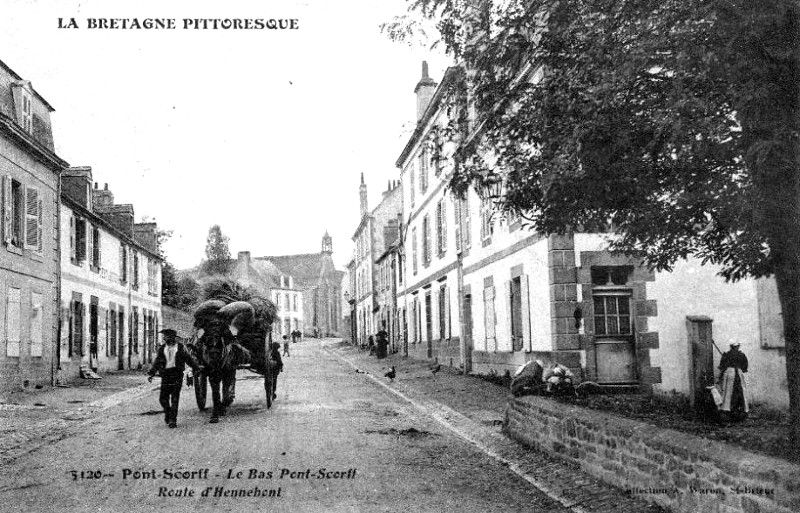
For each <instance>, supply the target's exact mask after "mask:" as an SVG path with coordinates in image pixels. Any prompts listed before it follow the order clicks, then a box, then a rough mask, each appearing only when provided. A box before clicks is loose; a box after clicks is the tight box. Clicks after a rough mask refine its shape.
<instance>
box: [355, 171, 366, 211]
mask: <svg viewBox="0 0 800 513" xmlns="http://www.w3.org/2000/svg"><path fill="white" fill-rule="evenodd" d="M358 195H359V197H360V199H361V216H362V217H363V216H364V214H366V213H367V211H368V210H369V209H368V207H367V184H365V183H364V173H363V172H362V173H361V185H359V186H358Z"/></svg>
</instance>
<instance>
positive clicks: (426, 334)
mask: <svg viewBox="0 0 800 513" xmlns="http://www.w3.org/2000/svg"><path fill="white" fill-rule="evenodd" d="M460 72H461V70H460V69H459V68H457V67H452V68H450V69H448V70H447V71H446V72H445V74H444V77H443V78H442V80H441V83H439V84H437V83H436V82H435V81H434V80H433V79H432V78H431V77H429V76H428V70H427V65H426V64H424V63H423V71H422V77H421V78H420V80H419V82H418V83H417V85H416V88H415V93H416V96H417V120H418V121H417V126H416V129H415V131H414V133H413V134H412V135H411V137H410V138H409V140H408V141H407V144H406V145H405V147H404V149H403V151H402V152H401V154H400V156H399V158H398V159H397V161H396V165H397V167H398V169H399V180H398V181H396V182H393V181H390V182H389V185H388V187H387V189H386V191H385V192H384V193H383V196H382V199H381V202H380V204H379V205H378V206H377V207H375V208H374V209H372V210H370V209H369V208H368V205H367V200H366V184H365V183H364V180H363V175H362V180H361V184H360V202H361V219H360V222H359V225H358V228H357V230H356V231H355V233H354V235H353V242H354V244H355V254H354V257H353V259H352V260H351V261H350V263H349V264H348V268H347V278H346V280H345V284H344V285H343V287H344V288H345V289H346V290H345V296H344V298H343V299H344V302H345V304H346V305H348V306H347V309H346V312H347V314H348V316H349V319H347V320H346V322H347V323H349V325H350V328H351V329H350V331H351V336H352V338H353V339H354V341H356V342H357V343H366V341H367V340H368V337H369V336H370V335H374V334H375V333H376V332H377V331H379V330H380V329H385V330H386V331H387V332H388V333H389V334H390V343H391V348H392V350H394V351H401V352H402V353H403V354H407V355H409V356H412V357H416V358H423V359H432V358H436V359H438V361H439V362H441V363H443V364H446V365H451V366H453V367H456V368H460V369H463V370H464V371H465V372H474V373H482V374H491V373H497V374H500V375H503V374H505V373H506V372H512V373H513V372H514V370H515V369H516V368H517V367H518V366H519V365H521V364H524V363H525V362H527V361H529V360H533V359H538V360H542V361H543V362H544V363H555V362H557V363H561V364H564V365H566V366H568V367H570V368H571V369H572V370H573V372H575V373H576V375H577V376H580V378H581V379H584V380H591V381H594V382H597V383H601V384H604V385H608V386H617V387H628V388H637V389H640V390H642V391H646V392H656V393H665V394H666V393H673V392H674V393H679V394H683V395H686V396H688V397H690V398H694V396H695V393H697V392H698V391H699V387H700V386H701V384H702V383H703V380H704V379H707V377H708V376H710V375H713V374H714V372H715V369H716V366H717V365H718V363H719V358H720V356H721V352H724V351H726V350H727V349H728V345H729V343H731V342H738V343H740V344H741V349H742V351H743V352H744V353H745V354H746V355H747V357H748V358H749V360H750V372H749V376H750V379H749V380H748V384H749V394H750V395H751V396H752V397H751V399H752V400H754V401H756V402H761V403H767V404H770V405H773V406H777V407H784V406H786V405H787V404H788V393H787V390H788V389H787V380H786V359H785V358H786V356H785V343H784V339H783V335H782V333H783V327H782V320H781V313H780V306H779V302H778V297H777V289H776V285H775V281H774V279H759V280H754V279H749V280H741V281H739V282H736V283H726V282H725V281H724V280H723V279H722V278H720V277H719V276H717V271H718V269H717V268H715V267H713V266H710V265H701V264H700V262H699V261H698V260H695V259H691V258H690V259H688V260H684V261H680V262H678V263H677V264H676V265H675V266H674V269H673V270H672V271H671V272H653V271H651V270H649V269H648V268H646V267H644V266H642V265H641V263H640V262H639V261H637V260H636V259H633V258H630V257H625V256H621V255H619V254H612V253H611V252H610V251H608V242H609V239H608V238H607V237H608V236H607V235H605V234H600V233H578V232H576V233H566V234H563V235H550V236H545V235H543V234H540V233H536V232H533V231H531V230H529V229H527V228H526V227H525V226H524V223H523V220H522V219H520V218H515V217H509V216H504V215H502V214H500V213H498V212H497V209H496V208H495V205H494V202H493V199H492V198H494V197H497V196H499V195H500V194H502V190H501V189H502V184H496V190H493V188H492V187H487V188H485V189H482V190H475V189H470V190H469V191H468V193H467V194H466V195H465V196H464V197H456V196H454V195H453V194H452V193H451V191H450V190H449V189H448V187H447V184H448V182H449V179H450V177H451V176H452V173H453V170H454V151H455V147H454V144H453V143H450V142H447V141H443V140H442V138H441V137H440V135H439V134H441V133H442V132H443V131H444V129H445V127H446V126H447V124H448V121H449V120H450V117H451V116H459V115H461V113H459V112H458V111H455V110H454V108H453V103H452V102H450V101H449V100H450V98H449V95H450V91H451V90H452V89H451V88H450V87H449V85H450V83H451V82H452V81H453V80H454V78H455V77H456V74H457V73H460ZM467 117H468V115H467Z"/></svg>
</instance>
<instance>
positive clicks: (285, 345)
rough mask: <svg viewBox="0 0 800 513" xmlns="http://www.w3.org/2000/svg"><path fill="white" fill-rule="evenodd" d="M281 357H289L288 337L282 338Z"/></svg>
mask: <svg viewBox="0 0 800 513" xmlns="http://www.w3.org/2000/svg"><path fill="white" fill-rule="evenodd" d="M283 356H291V355H290V354H289V336H288V335H284V336H283Z"/></svg>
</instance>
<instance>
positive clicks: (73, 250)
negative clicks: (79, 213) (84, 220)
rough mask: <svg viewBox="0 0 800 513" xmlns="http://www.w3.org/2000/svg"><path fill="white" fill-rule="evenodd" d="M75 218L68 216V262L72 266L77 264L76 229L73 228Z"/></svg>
mask: <svg viewBox="0 0 800 513" xmlns="http://www.w3.org/2000/svg"><path fill="white" fill-rule="evenodd" d="M75 224H76V223H75V216H70V218H69V260H70V262H72V263H73V264H76V263H78V254H77V247H78V246H77V244H76V240H75V238H76V237H75V236H76V231H77V230H76V228H75Z"/></svg>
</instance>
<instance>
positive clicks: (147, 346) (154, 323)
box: [58, 167, 162, 380]
mask: <svg viewBox="0 0 800 513" xmlns="http://www.w3.org/2000/svg"><path fill="white" fill-rule="evenodd" d="M60 219H61V339H60V343H59V351H58V353H59V368H60V371H59V376H60V378H62V379H65V380H66V379H71V378H74V377H78V376H79V375H80V372H79V369H81V368H83V369H84V371H85V370H86V369H92V370H94V371H100V372H103V371H111V370H122V369H136V368H139V367H141V366H142V365H144V364H148V363H152V361H153V359H154V358H155V351H156V348H157V347H158V331H159V329H160V326H162V319H161V266H162V259H161V257H160V256H159V253H158V238H157V226H156V224H155V223H134V211H133V205H130V204H122V205H120V204H116V203H114V195H113V193H112V192H111V191H110V190H109V189H108V184H106V185H105V187H104V188H103V189H99V188H98V187H97V184H95V185H94V188H92V169H91V167H72V168H69V169H67V170H66V171H65V172H64V174H63V178H62V192H61V207H60Z"/></svg>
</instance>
